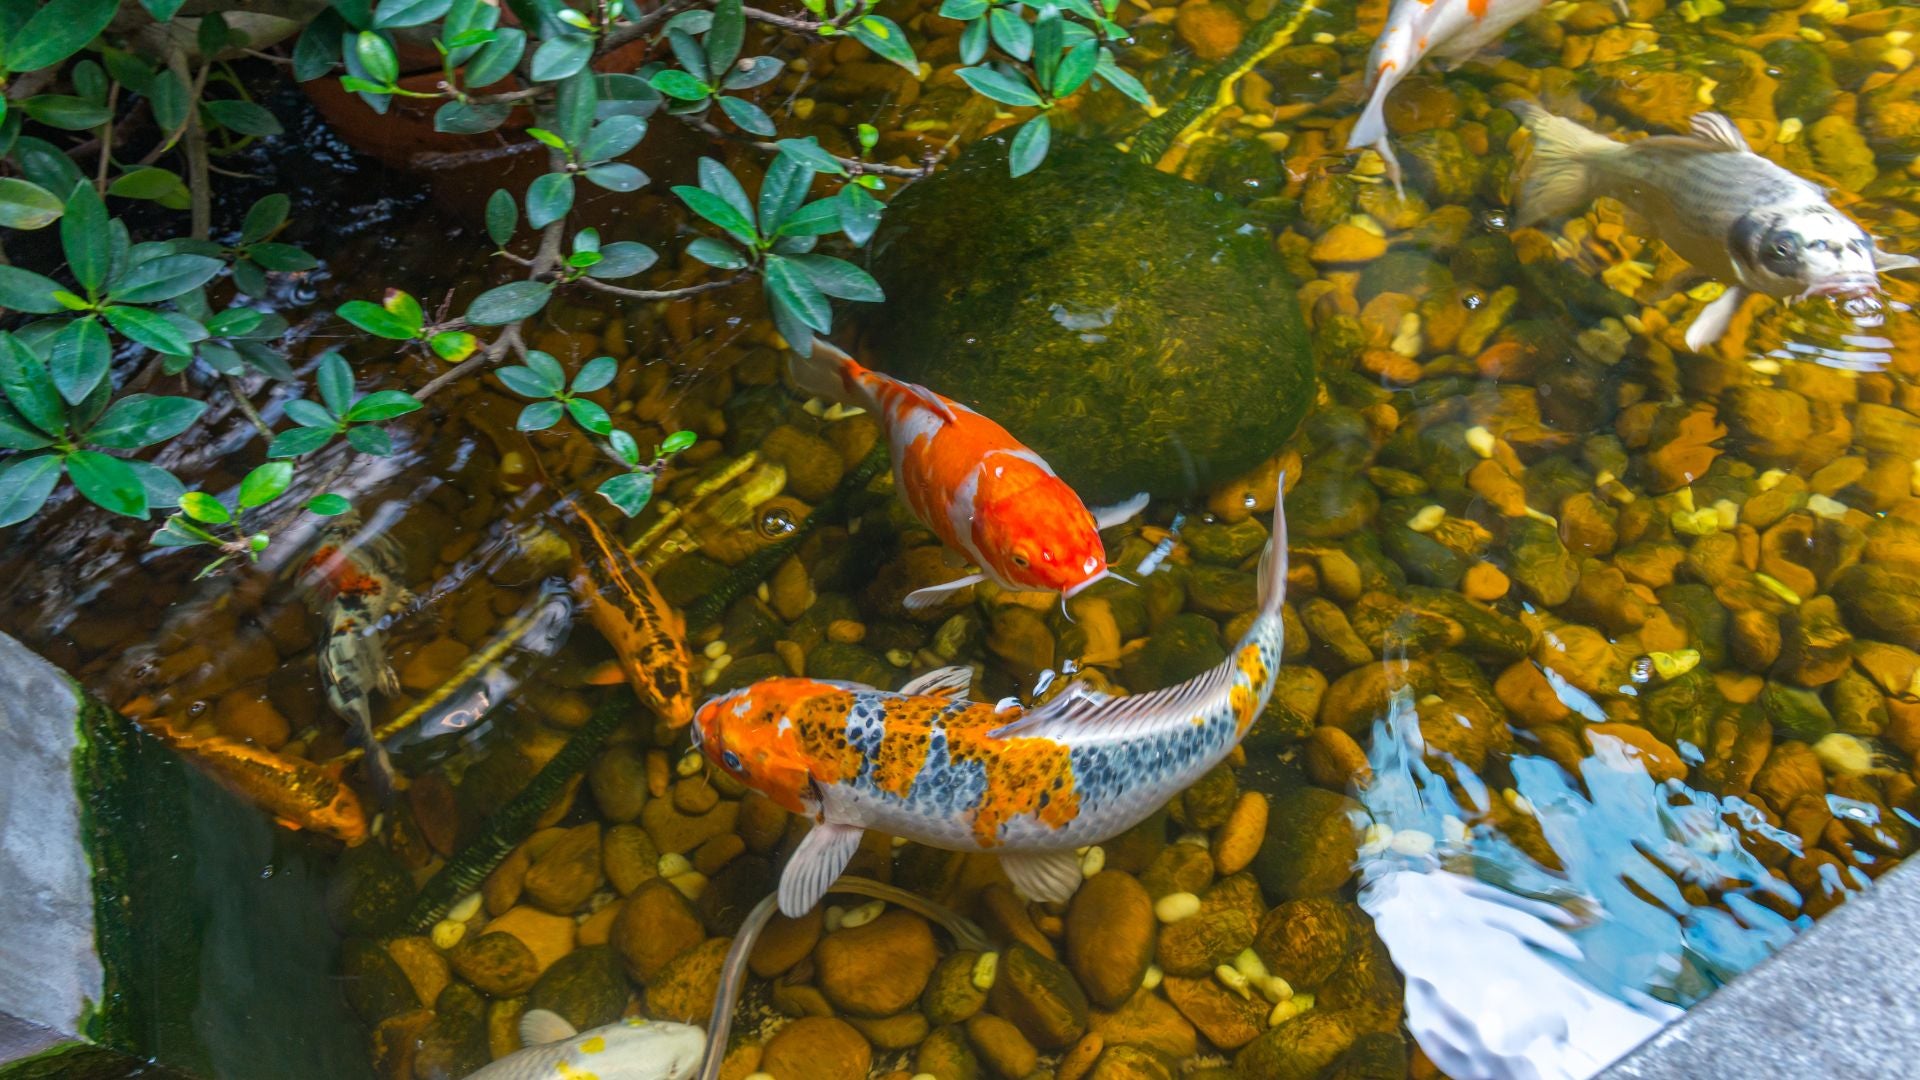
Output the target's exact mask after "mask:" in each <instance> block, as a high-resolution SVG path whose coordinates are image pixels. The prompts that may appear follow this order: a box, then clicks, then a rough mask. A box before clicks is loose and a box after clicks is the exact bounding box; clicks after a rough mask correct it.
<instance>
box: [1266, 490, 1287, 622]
mask: <svg viewBox="0 0 1920 1080" xmlns="http://www.w3.org/2000/svg"><path fill="white" fill-rule="evenodd" d="M1259 583H1260V613H1261V614H1262V615H1272V616H1276V617H1277V616H1278V615H1279V614H1280V608H1281V605H1283V604H1285V603H1286V602H1287V474H1286V473H1284V472H1283V473H1281V474H1280V490H1279V492H1278V493H1277V494H1275V495H1274V497H1273V535H1272V536H1271V537H1269V538H1268V539H1267V550H1266V551H1265V552H1264V553H1263V554H1262V555H1261V556H1260V573H1259Z"/></svg>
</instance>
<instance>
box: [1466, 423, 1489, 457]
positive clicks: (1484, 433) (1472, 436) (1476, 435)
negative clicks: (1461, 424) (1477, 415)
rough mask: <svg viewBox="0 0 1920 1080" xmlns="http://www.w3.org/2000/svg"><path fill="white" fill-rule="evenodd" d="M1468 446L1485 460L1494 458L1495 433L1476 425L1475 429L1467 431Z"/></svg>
mask: <svg viewBox="0 0 1920 1080" xmlns="http://www.w3.org/2000/svg"><path fill="white" fill-rule="evenodd" d="M1467 446H1468V447H1470V448H1472V450H1473V452H1474V453H1476V454H1478V455H1480V456H1481V457H1483V458H1490V457H1492V456H1493V448H1494V438H1493V432H1491V431H1488V430H1487V429H1486V428H1483V427H1481V426H1480V425H1478V424H1475V425H1474V426H1473V427H1470V428H1468V429H1467Z"/></svg>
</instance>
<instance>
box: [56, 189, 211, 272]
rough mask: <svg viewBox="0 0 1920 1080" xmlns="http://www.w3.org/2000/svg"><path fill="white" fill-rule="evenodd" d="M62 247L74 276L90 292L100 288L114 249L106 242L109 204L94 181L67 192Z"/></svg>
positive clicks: (61, 229)
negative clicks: (103, 198) (103, 200)
mask: <svg viewBox="0 0 1920 1080" xmlns="http://www.w3.org/2000/svg"><path fill="white" fill-rule="evenodd" d="M60 247H61V248H62V249H63V250H64V251H65V252H66V255H67V267H68V269H70V270H72V271H73V276H74V279H75V280H77V281H78V282H80V285H81V287H82V288H84V289H86V290H87V293H88V294H89V295H92V294H93V293H96V292H98V291H99V289H100V285H101V283H102V282H104V281H105V280H106V279H107V266H108V263H109V261H110V260H111V258H112V249H111V248H110V247H109V246H108V242H107V207H106V204H104V203H102V202H101V201H100V195H99V193H98V192H96V191H94V190H93V185H92V184H85V183H83V184H78V185H76V186H75V187H74V189H73V193H72V194H70V195H68V196H67V212H66V215H65V216H64V217H62V218H61V219H60ZM182 291H183V292H184V291H185V290H182Z"/></svg>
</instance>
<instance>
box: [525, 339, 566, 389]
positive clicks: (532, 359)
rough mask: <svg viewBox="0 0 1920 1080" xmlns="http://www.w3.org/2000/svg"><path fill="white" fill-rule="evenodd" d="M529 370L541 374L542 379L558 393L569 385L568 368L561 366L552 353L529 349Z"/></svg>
mask: <svg viewBox="0 0 1920 1080" xmlns="http://www.w3.org/2000/svg"><path fill="white" fill-rule="evenodd" d="M527 370H529V371H531V372H533V373H534V374H535V375H537V376H539V377H540V381H542V382H544V383H546V384H547V385H548V386H551V387H553V388H554V391H555V392H556V393H557V392H558V391H559V390H560V389H561V388H562V387H564V386H566V385H567V372H566V369H565V368H563V367H561V366H560V361H558V360H555V359H554V358H553V354H552V353H545V352H541V351H540V350H539V349H528V350H527Z"/></svg>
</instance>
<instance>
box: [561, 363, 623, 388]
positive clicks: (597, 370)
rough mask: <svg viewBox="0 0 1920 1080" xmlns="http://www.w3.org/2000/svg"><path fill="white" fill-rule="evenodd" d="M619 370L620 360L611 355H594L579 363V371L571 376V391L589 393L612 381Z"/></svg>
mask: <svg viewBox="0 0 1920 1080" xmlns="http://www.w3.org/2000/svg"><path fill="white" fill-rule="evenodd" d="M619 370H620V361H618V360H615V359H614V358H613V357H611V356H596V357H594V358H593V359H591V360H589V361H587V362H586V363H585V364H583V365H581V367H580V371H579V373H578V374H576V375H575V376H574V377H573V392H574V393H576V394H591V393H593V392H594V391H595V390H598V389H600V388H601V387H603V386H606V385H607V384H608V383H610V382H612V381H613V376H614V374H615V373H616V372H618V371H619Z"/></svg>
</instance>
